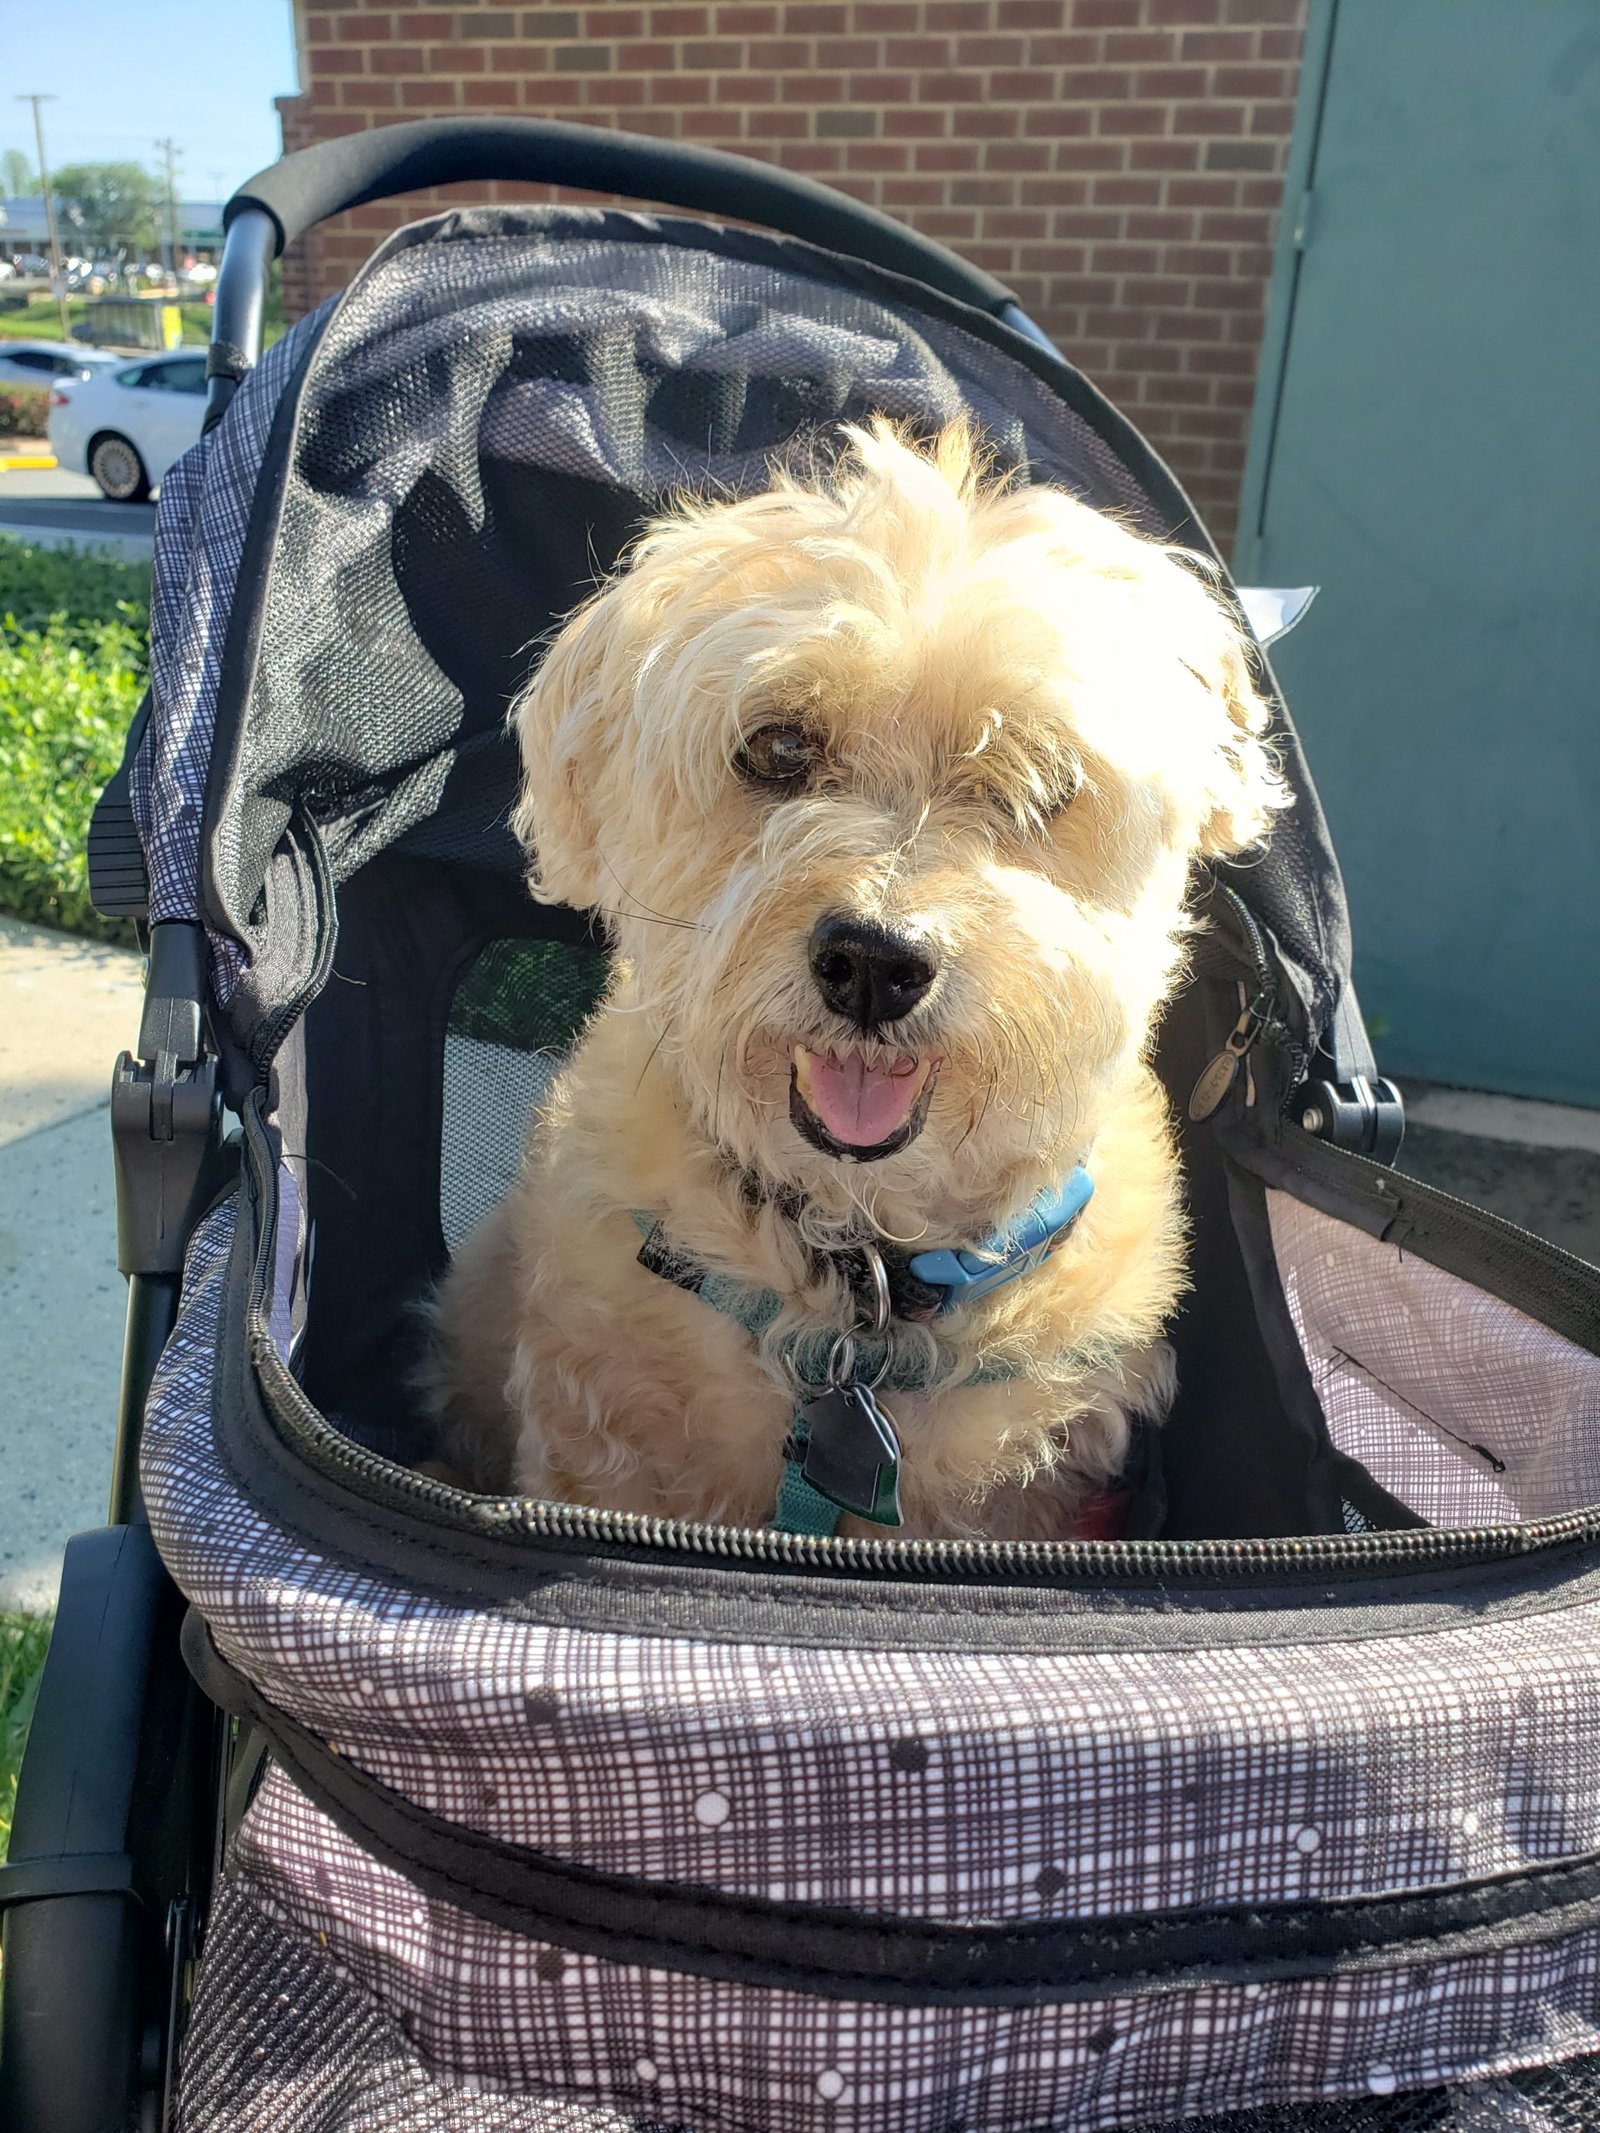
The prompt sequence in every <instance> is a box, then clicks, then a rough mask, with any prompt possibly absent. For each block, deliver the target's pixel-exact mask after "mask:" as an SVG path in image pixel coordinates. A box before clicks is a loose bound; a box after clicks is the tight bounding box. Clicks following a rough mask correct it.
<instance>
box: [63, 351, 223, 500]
mask: <svg viewBox="0 0 1600 2133" xmlns="http://www.w3.org/2000/svg"><path fill="white" fill-rule="evenodd" d="M205 411H206V359H205V357H204V356H203V355H194V354H185V355H167V356H146V357H145V358H144V359H143V360H142V361H140V362H137V363H120V364H118V366H117V367H116V368H115V369H114V370H109V371H106V372H103V373H102V372H100V371H96V372H95V374H94V376H93V377H92V378H84V379H82V380H81V381H79V382H78V383H76V384H72V383H67V384H64V385H62V386H60V387H58V389H57V390H56V391H55V392H53V393H52V394H51V396H50V449H51V451H53V452H54V453H55V455H56V458H57V460H58V461H59V462H60V464H61V465H62V466H63V467H65V468H67V469H68V471H69V472H71V473H74V474H89V475H92V476H93V477H94V479H95V480H96V481H97V482H98V483H99V484H100V489H101V492H102V494H103V495H105V496H108V497H109V498H110V499H111V501H112V502H113V503H114V504H139V503H143V502H144V499H145V498H146V497H147V496H148V495H149V494H150V491H151V490H152V489H154V488H156V487H158V486H159V484H160V482H161V478H162V476H163V475H164V474H165V473H166V471H167V469H168V467H170V466H171V464H172V462H173V461H174V460H175V459H178V458H181V457H182V455H183V454H184V453H185V452H186V451H188V449H189V447H190V445H191V444H193V443H195V442H196V440H197V439H198V437H199V435H200V424H201V422H202V420H203V419H204V417H205Z"/></svg>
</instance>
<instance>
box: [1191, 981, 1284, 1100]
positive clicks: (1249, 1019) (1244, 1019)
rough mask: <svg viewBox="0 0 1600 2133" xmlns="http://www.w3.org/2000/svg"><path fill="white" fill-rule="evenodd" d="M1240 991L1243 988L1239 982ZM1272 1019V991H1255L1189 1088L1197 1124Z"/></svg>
mask: <svg viewBox="0 0 1600 2133" xmlns="http://www.w3.org/2000/svg"><path fill="white" fill-rule="evenodd" d="M1239 989H1240V991H1241V992H1242V991H1243V990H1244V987H1243V986H1241V987H1240V988H1239ZM1271 1020H1272V994H1271V993H1270V992H1268V991H1266V990H1264V989H1263V990H1262V991H1261V992H1258V993H1257V994H1256V996H1255V998H1254V999H1253V1000H1252V1001H1251V1002H1250V1005H1249V1006H1248V1007H1247V1008H1246V1009H1245V1011H1244V1013H1243V1014H1242V1015H1241V1016H1240V1017H1239V1019H1238V1021H1237V1022H1236V1023H1235V1024H1234V1025H1233V1029H1232V1031H1231V1032H1230V1034H1229V1037H1228V1041H1227V1043H1226V1044H1225V1045H1224V1046H1223V1047H1222V1050H1221V1051H1220V1052H1218V1054H1217V1056H1216V1058H1215V1059H1213V1060H1212V1061H1211V1063H1210V1065H1209V1066H1207V1067H1206V1069H1205V1070H1204V1072H1203V1073H1202V1074H1201V1076H1200V1079H1199V1080H1198V1081H1197V1082H1196V1083H1195V1085H1194V1087H1193V1089H1192V1090H1191V1091H1190V1092H1189V1116H1190V1117H1191V1118H1192V1119H1193V1120H1194V1122H1195V1124H1196V1125H1199V1124H1200V1123H1201V1122H1202V1120H1204V1119H1208V1118H1209V1117H1210V1116H1211V1114H1212V1112H1213V1111H1215V1110H1216V1108H1217V1106H1218V1105H1219V1104H1220V1103H1221V1102H1222V1100H1223V1098H1224V1097H1225V1096H1226V1095H1227V1093H1228V1091H1229V1090H1230V1089H1231V1088H1232V1087H1233V1084H1234V1078H1235V1076H1236V1075H1237V1074H1238V1072H1239V1062H1240V1060H1241V1059H1243V1057H1244V1055H1245V1053H1246V1052H1248V1051H1249V1050H1250V1048H1251V1046H1252V1045H1253V1044H1254V1043H1255V1041H1256V1039H1257V1038H1258V1037H1259V1036H1260V1035H1261V1033H1262V1031H1263V1030H1264V1029H1265V1028H1266V1027H1267V1025H1268V1024H1269V1022H1270V1021H1271Z"/></svg>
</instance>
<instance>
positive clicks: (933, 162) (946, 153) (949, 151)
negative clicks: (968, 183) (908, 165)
mask: <svg viewBox="0 0 1600 2133" xmlns="http://www.w3.org/2000/svg"><path fill="white" fill-rule="evenodd" d="M911 161H912V167H913V168H914V169H916V170H976V169H977V167H978V144H977V142H976V141H927V142H924V143H923V144H922V146H920V147H918V148H916V149H914V150H913V151H912V156H911Z"/></svg>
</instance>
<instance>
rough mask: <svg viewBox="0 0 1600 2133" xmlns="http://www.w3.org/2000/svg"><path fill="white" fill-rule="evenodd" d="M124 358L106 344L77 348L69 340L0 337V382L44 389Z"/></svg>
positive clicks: (81, 376)
mask: <svg viewBox="0 0 1600 2133" xmlns="http://www.w3.org/2000/svg"><path fill="white" fill-rule="evenodd" d="M126 360H127V358H126V357H125V356H118V355H113V354H112V353H111V351H110V349H108V348H79V347H76V346H74V344H73V343H72V342H71V341H0V385H5V386H17V385H22V386H33V387H35V388H36V389H37V390H39V391H41V392H48V391H49V390H50V388H51V386H52V385H58V384H59V383H60V382H61V380H62V379H63V378H87V377H89V376H91V375H92V374H93V373H94V372H95V371H97V370H115V369H116V367H117V365H118V364H119V363H123V362H126Z"/></svg>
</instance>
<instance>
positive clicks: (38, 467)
mask: <svg viewBox="0 0 1600 2133" xmlns="http://www.w3.org/2000/svg"><path fill="white" fill-rule="evenodd" d="M59 463H60V462H59V461H58V460H57V458H56V456H55V454H54V452H0V474H21V473H39V474H46V473H48V472H49V471H50V469H51V468H52V467H53V466H57V465H59Z"/></svg>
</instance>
